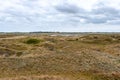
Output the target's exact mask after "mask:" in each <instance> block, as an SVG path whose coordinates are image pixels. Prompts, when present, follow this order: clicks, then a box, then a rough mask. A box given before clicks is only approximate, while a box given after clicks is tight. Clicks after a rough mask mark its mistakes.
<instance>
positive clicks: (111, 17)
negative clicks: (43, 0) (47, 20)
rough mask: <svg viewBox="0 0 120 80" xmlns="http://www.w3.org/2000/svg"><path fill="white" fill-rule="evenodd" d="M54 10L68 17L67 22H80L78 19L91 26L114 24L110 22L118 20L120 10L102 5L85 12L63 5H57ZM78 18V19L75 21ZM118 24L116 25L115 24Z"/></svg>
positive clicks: (78, 8)
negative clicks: (91, 24)
mask: <svg viewBox="0 0 120 80" xmlns="http://www.w3.org/2000/svg"><path fill="white" fill-rule="evenodd" d="M55 9H56V10H58V11H59V12H62V13H64V14H66V13H67V14H66V15H68V14H71V13H72V14H73V15H72V16H71V15H68V16H69V20H72V21H74V22H76V23H77V22H80V21H79V20H80V19H84V20H85V21H86V22H85V23H93V24H107V23H108V21H109V24H110V23H111V24H112V23H114V24H115V22H112V21H115V20H120V10H118V9H115V8H113V7H109V6H106V5H104V4H101V3H100V5H98V6H97V8H96V9H92V10H91V11H86V10H85V9H83V8H80V7H78V6H76V5H71V4H64V5H58V6H57V7H55ZM99 15H103V16H104V17H101V16H99ZM75 18H78V19H75ZM116 24H118V23H116Z"/></svg>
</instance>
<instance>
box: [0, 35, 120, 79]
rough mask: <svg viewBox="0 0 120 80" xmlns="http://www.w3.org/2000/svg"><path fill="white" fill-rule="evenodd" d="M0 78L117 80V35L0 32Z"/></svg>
mask: <svg viewBox="0 0 120 80" xmlns="http://www.w3.org/2000/svg"><path fill="white" fill-rule="evenodd" d="M0 80H120V34H84V35H83V34H82V35H77V36H74V35H71V36H63V35H57V36H55V35H54V36H53V35H52V36H51V35H50V34H42V35H40V34H27V35H14V34H12V35H8V34H2V35H0Z"/></svg>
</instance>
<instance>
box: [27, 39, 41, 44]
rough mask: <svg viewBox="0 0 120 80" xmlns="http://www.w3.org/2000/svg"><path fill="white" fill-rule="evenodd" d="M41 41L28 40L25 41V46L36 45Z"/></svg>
mask: <svg viewBox="0 0 120 80" xmlns="http://www.w3.org/2000/svg"><path fill="white" fill-rule="evenodd" d="M40 41H41V40H39V39H28V40H27V41H25V43H26V44H38V43H39V42H40Z"/></svg>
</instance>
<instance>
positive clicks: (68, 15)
mask: <svg viewBox="0 0 120 80" xmlns="http://www.w3.org/2000/svg"><path fill="white" fill-rule="evenodd" d="M119 23H120V0H4V1H3V0H0V25H1V26H0V28H2V26H4V27H6V29H7V27H8V25H9V27H10V25H11V26H16V27H17V26H19V25H20V24H21V28H24V27H25V25H29V26H31V27H33V29H34V27H35V26H39V27H41V29H47V27H49V26H53V27H52V28H54V29H59V28H57V27H62V28H65V27H68V26H70V27H72V26H81V25H82V24H84V25H85V24H88V25H90V24H94V25H98V26H99V25H100V24H103V25H106V26H107V25H108V24H109V25H120V24H119ZM43 26H44V27H46V28H43ZM76 28H80V27H76ZM1 30H2V29H0V31H1ZM66 30H67V29H66ZM78 30H79V29H78Z"/></svg>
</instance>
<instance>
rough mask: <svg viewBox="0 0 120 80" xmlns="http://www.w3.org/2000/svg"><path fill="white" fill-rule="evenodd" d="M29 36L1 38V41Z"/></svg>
mask: <svg viewBox="0 0 120 80" xmlns="http://www.w3.org/2000/svg"><path fill="white" fill-rule="evenodd" d="M25 37H27V36H14V37H7V38H0V40H4V39H21V38H25Z"/></svg>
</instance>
